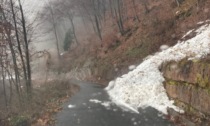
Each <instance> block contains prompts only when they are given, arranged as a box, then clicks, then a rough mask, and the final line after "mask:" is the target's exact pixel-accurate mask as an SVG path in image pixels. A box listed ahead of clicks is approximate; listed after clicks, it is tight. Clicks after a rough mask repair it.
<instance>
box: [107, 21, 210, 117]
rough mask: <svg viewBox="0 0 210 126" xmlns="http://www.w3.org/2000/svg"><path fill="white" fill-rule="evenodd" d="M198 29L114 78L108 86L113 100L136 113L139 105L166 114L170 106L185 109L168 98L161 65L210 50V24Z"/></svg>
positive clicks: (191, 57) (199, 56) (198, 56)
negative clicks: (183, 39) (193, 33)
mask: <svg viewBox="0 0 210 126" xmlns="http://www.w3.org/2000/svg"><path fill="white" fill-rule="evenodd" d="M195 32H196V33H197V35H196V36H195V37H194V38H191V39H189V40H187V41H183V42H178V44H176V45H175V46H173V47H170V48H168V49H166V50H163V51H162V52H158V53H156V54H155V55H153V56H150V57H147V58H145V60H144V62H142V63H141V64H140V65H139V66H137V67H136V69H134V70H133V71H130V72H129V73H128V74H125V75H123V76H121V77H119V78H117V79H116V80H114V81H111V82H110V83H109V86H108V87H107V88H106V90H107V92H108V94H109V96H110V98H111V100H112V101H113V102H114V103H115V104H117V105H119V106H124V107H126V108H129V109H130V110H133V111H135V112H138V108H145V107H149V106H150V107H153V108H155V109H157V110H158V111H160V112H162V113H164V114H167V107H169V108H173V109H174V110H176V111H178V112H183V111H182V110H181V109H179V108H178V107H176V106H175V105H174V101H171V100H169V98H168V96H167V94H166V91H165V89H164V86H163V82H164V80H165V79H164V77H163V75H162V73H161V72H160V71H159V67H160V66H161V64H162V63H164V62H167V61H171V60H174V61H180V60H181V59H183V58H186V57H188V58H189V60H192V59H199V58H201V57H204V56H206V55H207V54H208V53H209V52H210V50H209V49H210V25H208V24H206V25H204V26H201V27H200V28H199V29H198V30H196V31H195ZM188 34H189V33H188Z"/></svg>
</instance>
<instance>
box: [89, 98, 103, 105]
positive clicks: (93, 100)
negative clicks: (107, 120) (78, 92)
mask: <svg viewBox="0 0 210 126" xmlns="http://www.w3.org/2000/svg"><path fill="white" fill-rule="evenodd" d="M89 101H90V102H92V103H96V104H98V103H102V102H101V101H99V100H97V99H90V100H89Z"/></svg>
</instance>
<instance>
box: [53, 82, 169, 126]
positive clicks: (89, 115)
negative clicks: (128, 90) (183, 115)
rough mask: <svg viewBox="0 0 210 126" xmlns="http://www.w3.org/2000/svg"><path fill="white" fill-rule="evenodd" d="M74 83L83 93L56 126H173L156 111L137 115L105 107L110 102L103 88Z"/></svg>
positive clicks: (151, 110)
mask: <svg viewBox="0 0 210 126" xmlns="http://www.w3.org/2000/svg"><path fill="white" fill-rule="evenodd" d="M72 83H74V84H78V85H79V86H80V91H79V92H78V93H76V94H75V95H74V96H73V97H72V98H71V99H70V100H69V101H68V102H66V103H65V104H64V105H63V110H62V111H61V112H60V113H58V114H57V115H56V119H57V121H56V126H173V124H172V123H171V122H169V121H168V120H166V119H164V118H163V116H161V113H159V112H158V111H156V110H155V109H153V108H147V109H140V110H139V114H137V113H132V112H128V111H124V110H122V109H121V108H119V107H117V106H116V105H114V104H111V105H110V106H108V107H107V106H106V107H105V106H104V105H103V104H102V103H103V102H104V101H109V102H110V100H109V97H108V95H107V93H106V91H104V90H103V88H102V87H100V86H99V85H96V84H91V83H86V82H81V81H76V80H73V81H72ZM90 99H92V101H95V102H91V100H90ZM97 100H99V101H97ZM100 101H101V102H100ZM109 102H107V103H109Z"/></svg>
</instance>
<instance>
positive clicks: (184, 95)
mask: <svg viewBox="0 0 210 126" xmlns="http://www.w3.org/2000/svg"><path fill="white" fill-rule="evenodd" d="M165 87H166V91H167V94H168V95H169V97H171V98H173V99H177V100H179V101H181V102H184V103H185V104H187V105H188V107H193V108H195V109H197V110H199V111H200V112H202V113H205V114H208V115H210V93H209V91H208V90H206V89H202V88H198V87H195V86H192V85H186V84H182V83H180V82H179V83H176V84H169V83H167V82H166V83H165ZM181 107H182V106H181ZM187 109H190V108H187Z"/></svg>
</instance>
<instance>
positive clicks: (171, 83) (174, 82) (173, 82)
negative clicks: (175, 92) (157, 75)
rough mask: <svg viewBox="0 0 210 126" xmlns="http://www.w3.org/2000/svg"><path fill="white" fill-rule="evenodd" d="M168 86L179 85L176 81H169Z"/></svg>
mask: <svg viewBox="0 0 210 126" xmlns="http://www.w3.org/2000/svg"><path fill="white" fill-rule="evenodd" d="M166 84H168V85H177V84H179V83H177V82H176V81H173V80H168V81H166Z"/></svg>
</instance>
